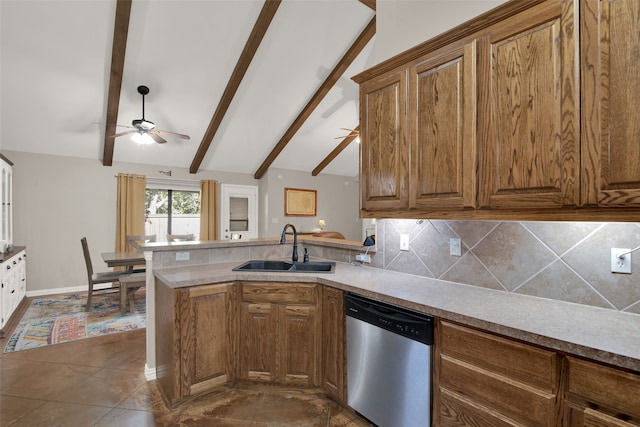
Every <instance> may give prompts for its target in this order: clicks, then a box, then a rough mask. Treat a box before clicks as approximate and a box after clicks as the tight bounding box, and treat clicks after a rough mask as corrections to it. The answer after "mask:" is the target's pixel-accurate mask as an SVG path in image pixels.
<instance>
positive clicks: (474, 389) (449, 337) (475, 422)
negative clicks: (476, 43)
mask: <svg viewBox="0 0 640 427" xmlns="http://www.w3.org/2000/svg"><path fill="white" fill-rule="evenodd" d="M436 340H437V341H436V346H437V347H436V358H435V360H436V363H435V374H434V378H435V388H434V402H433V403H434V410H433V414H434V415H433V420H434V425H435V426H491V427H495V426H498V427H502V426H504V427H506V426H510V427H513V426H558V427H560V426H561V427H640V373H637V372H629V371H625V370H623V369H619V368H613V367H610V366H604V365H602V364H600V363H596V362H592V361H588V360H583V359H579V358H576V357H573V356H568V355H561V354H559V353H557V352H555V351H553V350H548V349H543V348H539V347H536V346H533V345H529V344H525V343H522V342H519V341H515V340H512V339H509V338H506V337H501V336H497V335H493V334H491V333H487V332H483V331H479V330H475V329H472V328H468V327H465V326H461V325H457V324H453V323H450V322H447V321H442V320H441V321H439V322H438V325H437V328H436Z"/></svg>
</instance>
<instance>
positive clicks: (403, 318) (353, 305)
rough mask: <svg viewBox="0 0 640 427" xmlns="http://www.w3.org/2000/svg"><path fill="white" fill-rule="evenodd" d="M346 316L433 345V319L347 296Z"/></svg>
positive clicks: (365, 299)
mask: <svg viewBox="0 0 640 427" xmlns="http://www.w3.org/2000/svg"><path fill="white" fill-rule="evenodd" d="M344 307H345V315H346V316H350V317H354V318H356V319H360V320H362V321H364V322H367V323H370V324H372V325H374V326H378V327H380V328H382V329H386V330H388V331H391V332H395V333H396V334H399V335H402V336H404V337H407V338H411V339H413V340H415V341H419V342H421V343H424V344H428V345H431V344H433V317H431V316H429V315H426V314H421V313H416V312H414V311H411V310H407V309H405V308H403V307H397V306H394V305H391V304H387V303H384V302H380V301H376V300H372V299H369V298H365V297H361V296H359V295H354V294H347V296H346V297H345V305H344Z"/></svg>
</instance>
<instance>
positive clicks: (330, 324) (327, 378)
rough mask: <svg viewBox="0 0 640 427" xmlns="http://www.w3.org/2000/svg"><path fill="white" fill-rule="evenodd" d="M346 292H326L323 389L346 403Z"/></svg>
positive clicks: (324, 305) (323, 325)
mask: <svg viewBox="0 0 640 427" xmlns="http://www.w3.org/2000/svg"><path fill="white" fill-rule="evenodd" d="M345 347H346V346H345V316H344V292H342V291H341V290H339V289H334V288H330V287H328V286H323V289H322V348H321V357H322V387H323V389H324V391H325V392H326V393H327V394H328V395H330V396H331V397H333V398H334V399H336V400H337V401H338V402H342V403H344V402H346V396H347V394H346V381H345V373H346V369H345V367H346V351H345Z"/></svg>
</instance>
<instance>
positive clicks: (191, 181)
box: [114, 175, 201, 184]
mask: <svg viewBox="0 0 640 427" xmlns="http://www.w3.org/2000/svg"><path fill="white" fill-rule="evenodd" d="M117 177H118V175H114V178H117ZM145 178H146V179H147V181H151V182H155V181H161V182H173V183H174V184H180V183H189V184H193V183H196V184H200V182H201V181H200V180H196V179H179V178H162V177H158V178H155V177H148V176H146V177H145Z"/></svg>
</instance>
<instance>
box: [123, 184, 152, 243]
mask: <svg viewBox="0 0 640 427" xmlns="http://www.w3.org/2000/svg"><path fill="white" fill-rule="evenodd" d="M146 188H147V178H146V177H145V176H144V175H132V174H124V173H120V174H118V213H117V219H116V252H119V251H125V250H126V246H127V236H128V235H138V234H144V215H145V212H144V193H145V190H146Z"/></svg>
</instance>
